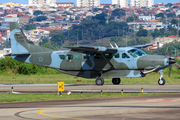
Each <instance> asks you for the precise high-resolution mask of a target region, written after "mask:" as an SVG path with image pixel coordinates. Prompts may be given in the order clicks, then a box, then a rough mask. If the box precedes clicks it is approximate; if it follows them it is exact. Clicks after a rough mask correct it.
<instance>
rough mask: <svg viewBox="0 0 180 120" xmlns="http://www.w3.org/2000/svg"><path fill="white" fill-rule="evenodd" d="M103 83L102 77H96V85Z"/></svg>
mask: <svg viewBox="0 0 180 120" xmlns="http://www.w3.org/2000/svg"><path fill="white" fill-rule="evenodd" d="M103 84H104V79H103V78H102V77H98V78H97V79H96V85H103Z"/></svg>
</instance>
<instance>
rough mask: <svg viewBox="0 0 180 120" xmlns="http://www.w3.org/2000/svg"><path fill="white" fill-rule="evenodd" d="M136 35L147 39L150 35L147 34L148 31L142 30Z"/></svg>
mask: <svg viewBox="0 0 180 120" xmlns="http://www.w3.org/2000/svg"><path fill="white" fill-rule="evenodd" d="M136 35H137V36H138V37H146V36H147V35H148V32H147V30H145V29H142V30H139V31H138V32H137V33H136Z"/></svg>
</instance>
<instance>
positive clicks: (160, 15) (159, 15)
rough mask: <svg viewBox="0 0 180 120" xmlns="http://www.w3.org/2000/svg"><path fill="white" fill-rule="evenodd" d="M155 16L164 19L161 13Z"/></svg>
mask: <svg viewBox="0 0 180 120" xmlns="http://www.w3.org/2000/svg"><path fill="white" fill-rule="evenodd" d="M155 16H156V17H161V18H164V14H163V13H159V14H156V15H155Z"/></svg>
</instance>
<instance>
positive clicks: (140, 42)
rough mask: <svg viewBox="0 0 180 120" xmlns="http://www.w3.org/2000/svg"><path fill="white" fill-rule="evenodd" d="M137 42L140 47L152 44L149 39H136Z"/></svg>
mask: <svg viewBox="0 0 180 120" xmlns="http://www.w3.org/2000/svg"><path fill="white" fill-rule="evenodd" d="M136 42H137V44H138V45H142V44H146V43H150V42H151V40H150V38H148V37H140V38H136Z"/></svg>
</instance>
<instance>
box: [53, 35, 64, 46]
mask: <svg viewBox="0 0 180 120" xmlns="http://www.w3.org/2000/svg"><path fill="white" fill-rule="evenodd" d="M51 43H52V44H58V45H62V43H64V36H63V35H61V34H59V35H54V36H53V37H52V38H51Z"/></svg>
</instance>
